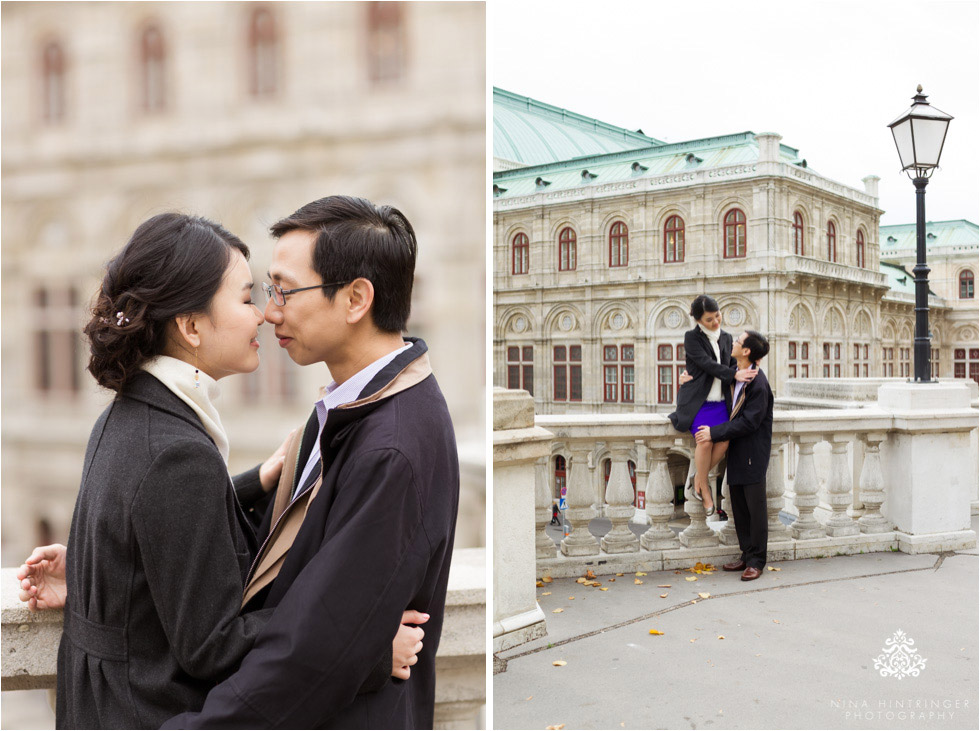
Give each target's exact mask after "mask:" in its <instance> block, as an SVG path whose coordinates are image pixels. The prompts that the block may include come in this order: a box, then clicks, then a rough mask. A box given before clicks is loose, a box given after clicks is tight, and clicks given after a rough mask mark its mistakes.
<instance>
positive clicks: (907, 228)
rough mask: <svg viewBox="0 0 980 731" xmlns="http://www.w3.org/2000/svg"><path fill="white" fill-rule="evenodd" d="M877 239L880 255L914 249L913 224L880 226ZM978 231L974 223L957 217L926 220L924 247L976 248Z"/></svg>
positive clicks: (978, 236)
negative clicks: (949, 219) (951, 219)
mask: <svg viewBox="0 0 980 731" xmlns="http://www.w3.org/2000/svg"><path fill="white" fill-rule="evenodd" d="M878 241H879V243H880V244H881V256H882V257H886V256H888V255H889V254H890V253H892V252H895V253H898V252H900V251H901V252H904V251H905V250H907V249H911V250H915V224H914V223H902V224H899V225H897V226H882V227H881V228H880V229H879V236H878ZM978 244H980V233H978V227H977V224H975V223H970V222H969V221H967V220H964V219H962V218H961V219H959V220H956V221H928V222H927V223H926V248H927V249H930V248H934V247H935V248H939V247H945V246H962V247H966V248H971V247H972V248H974V249H976V248H978Z"/></svg>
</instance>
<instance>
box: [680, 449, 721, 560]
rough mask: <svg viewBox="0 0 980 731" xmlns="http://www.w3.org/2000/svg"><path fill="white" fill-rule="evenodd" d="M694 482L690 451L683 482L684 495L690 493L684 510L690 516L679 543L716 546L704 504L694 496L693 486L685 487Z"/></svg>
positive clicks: (691, 545) (688, 546) (692, 457)
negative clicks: (689, 464)
mask: <svg viewBox="0 0 980 731" xmlns="http://www.w3.org/2000/svg"><path fill="white" fill-rule="evenodd" d="M708 480H709V482H708V484H709V485H710V484H711V482H710V480H711V477H710V476H709V477H708ZM693 482H694V454H693V452H692V453H691V467H690V469H689V470H688V473H687V483H686V484H685V493H684V494H685V495H691V497H690V498H689V499H688V500H685V501H684V512H685V513H687V514H688V515H689V516H691V523H690V525H688V526H687V528H685V529H684V530H683V531H681V535H680V541H681V544H682V545H684V546H686V547H687V548H702V547H704V546H717V545H718V536H717V535H715V532H714V531H713V530H711V528H709V527H708V523H707V520H706V516H705V514H704V504H703V503H702V502H701V501H700V500H698V499H697V498H696V497H694V496H693V495H692V494H691V493H693V488H692V489H690V490H688V489H686V488H687V486H688V485H692V484H693Z"/></svg>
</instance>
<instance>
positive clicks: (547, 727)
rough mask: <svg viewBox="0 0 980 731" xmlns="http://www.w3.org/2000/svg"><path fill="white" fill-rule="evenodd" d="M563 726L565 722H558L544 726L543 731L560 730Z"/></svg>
mask: <svg viewBox="0 0 980 731" xmlns="http://www.w3.org/2000/svg"><path fill="white" fill-rule="evenodd" d="M562 664H564V663H562ZM563 728H565V724H563V723H559V724H556V725H554V726H545V731H561V730H562V729H563Z"/></svg>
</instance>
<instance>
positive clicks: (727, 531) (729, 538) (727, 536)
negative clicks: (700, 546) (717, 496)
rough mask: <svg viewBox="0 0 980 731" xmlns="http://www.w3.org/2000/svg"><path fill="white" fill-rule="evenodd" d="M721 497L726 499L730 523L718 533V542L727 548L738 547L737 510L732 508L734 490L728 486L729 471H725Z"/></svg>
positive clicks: (725, 506) (725, 503) (726, 510)
mask: <svg viewBox="0 0 980 731" xmlns="http://www.w3.org/2000/svg"><path fill="white" fill-rule="evenodd" d="M721 496H722V498H723V499H724V503H723V506H724V508H725V512H726V513H728V522H727V523H725V527H724V528H722V529H721V530H720V531H718V540H719V541H721V542H722V543H724V544H725V545H726V546H737V545H738V533H736V532H735V510H734V509H733V508H732V488H731V487H729V485H728V470H725V480H724V482H722V483H721Z"/></svg>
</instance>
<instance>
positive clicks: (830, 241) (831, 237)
mask: <svg viewBox="0 0 980 731" xmlns="http://www.w3.org/2000/svg"><path fill="white" fill-rule="evenodd" d="M827 261H837V227H836V226H835V225H834V222H833V221H827Z"/></svg>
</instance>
